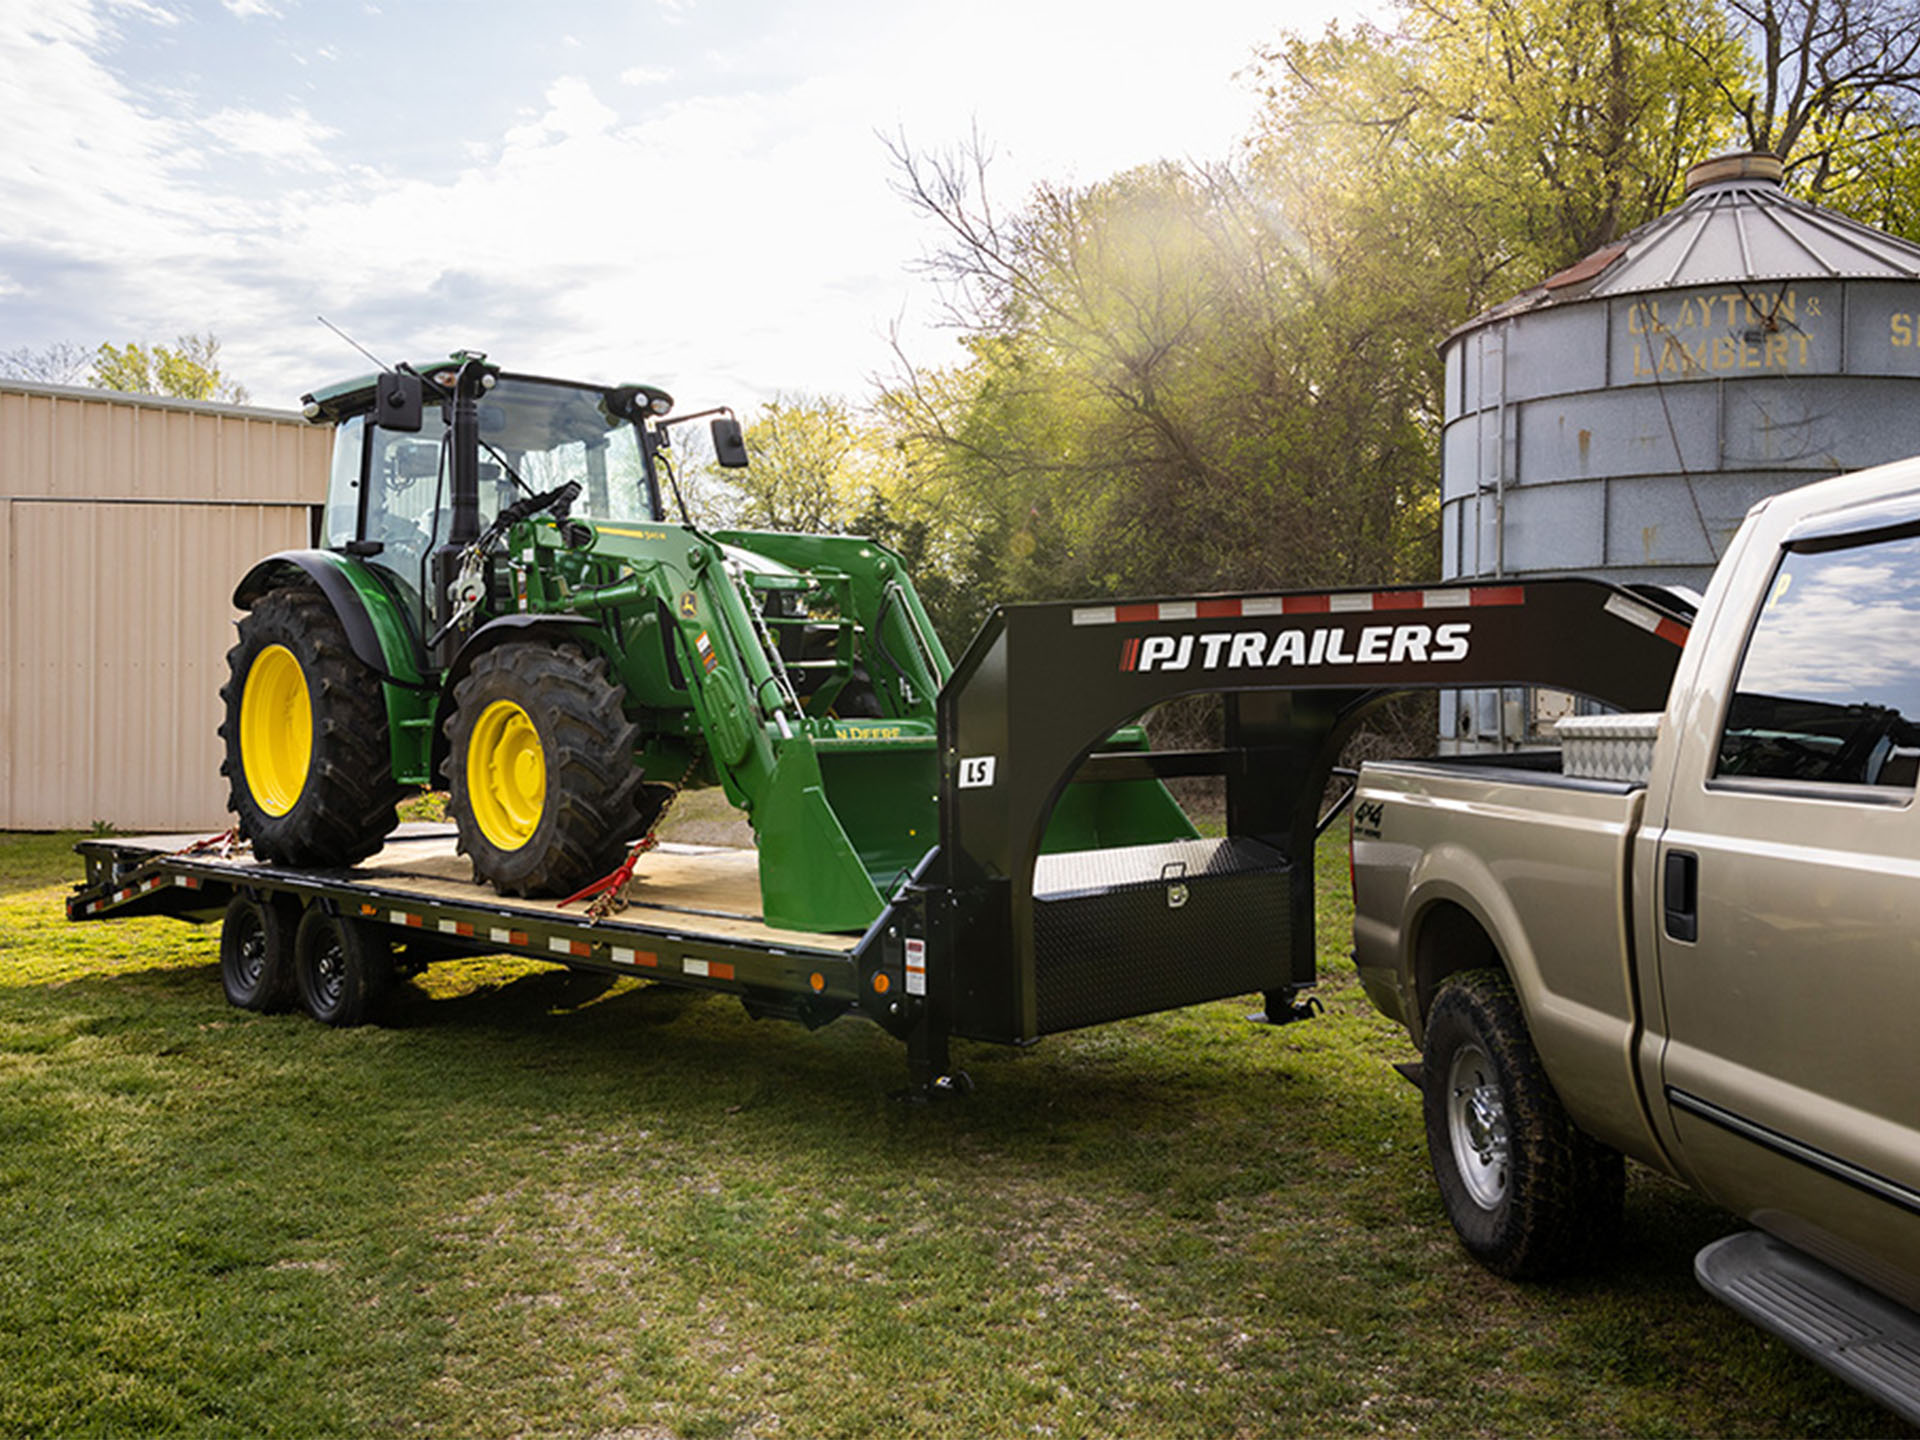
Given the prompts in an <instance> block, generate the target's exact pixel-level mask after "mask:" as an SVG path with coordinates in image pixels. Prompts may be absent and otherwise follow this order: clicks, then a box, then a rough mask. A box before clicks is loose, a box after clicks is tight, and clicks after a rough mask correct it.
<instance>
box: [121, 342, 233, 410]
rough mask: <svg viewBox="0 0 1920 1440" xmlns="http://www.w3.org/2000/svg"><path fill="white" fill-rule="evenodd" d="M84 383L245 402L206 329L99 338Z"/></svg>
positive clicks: (231, 402)
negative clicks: (159, 341) (148, 339)
mask: <svg viewBox="0 0 1920 1440" xmlns="http://www.w3.org/2000/svg"><path fill="white" fill-rule="evenodd" d="M89 379H90V383H92V384H93V385H95V386H98V387H99V388H100V389H102V390H126V391H132V392H136V393H138V394H143V395H172V396H175V397H177V398H179V399H182V400H221V401H225V402H227V403H228V404H232V405H244V404H246V402H247V398H248V396H247V391H246V387H245V386H243V385H241V384H239V383H238V382H236V381H235V380H234V379H232V377H230V376H228V375H226V374H225V373H224V372H223V371H222V370H221V369H220V342H219V340H218V339H216V338H215V337H214V335H213V334H212V333H211V332H209V333H207V334H205V335H182V336H180V337H179V339H178V340H176V341H175V342H174V344H173V345H171V346H168V345H142V344H140V343H138V342H130V343H128V344H126V345H113V344H103V345H101V347H100V348H99V349H98V350H97V351H96V352H94V357H93V371H92V374H91V376H90V377H89Z"/></svg>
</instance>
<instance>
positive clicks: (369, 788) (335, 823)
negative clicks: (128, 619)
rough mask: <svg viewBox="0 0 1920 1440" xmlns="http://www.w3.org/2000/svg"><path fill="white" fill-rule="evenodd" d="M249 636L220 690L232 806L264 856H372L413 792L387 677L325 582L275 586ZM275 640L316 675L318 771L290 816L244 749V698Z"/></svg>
mask: <svg viewBox="0 0 1920 1440" xmlns="http://www.w3.org/2000/svg"><path fill="white" fill-rule="evenodd" d="M239 630H240V639H239V643H238V644H236V645H235V646H234V647H233V648H232V649H231V650H229V651H228V652H227V669H228V680H227V683H226V684H225V685H223V686H221V687H220V698H221V699H222V700H224V701H225V702H226V718H225V720H224V721H223V722H222V723H221V726H220V738H221V739H222V740H223V741H224V742H225V743H226V759H225V760H223V761H222V762H221V765H220V773H221V774H222V775H224V776H226V777H227V782H228V795H227V808H228V809H229V810H232V811H233V812H234V813H235V814H236V815H237V816H238V817H239V819H240V833H241V834H242V835H244V836H245V837H246V838H247V839H248V840H249V841H251V842H252V845H253V853H254V854H255V856H257V857H258V858H259V859H261V860H265V861H267V862H268V863H270V864H276V865H295V866H300V867H303V868H315V869H327V868H331V867H334V866H340V865H351V864H353V863H354V862H355V861H358V860H364V859H365V858H366V857H367V856H369V855H371V854H373V852H374V851H376V850H378V849H379V848H380V847H381V845H382V844H384V843H385V841H386V837H387V835H388V834H389V833H391V831H392V830H393V828H394V827H395V826H396V825H398V824H399V823H400V816H399V812H398V810H397V808H396V807H397V806H398V805H399V803H400V800H401V798H402V797H403V796H404V794H405V790H404V789H403V787H402V786H401V785H400V784H399V783H398V782H396V781H395V780H394V778H393V757H392V754H391V751H390V749H389V744H388V738H387V707H386V702H385V699H384V697H383V696H382V695H381V693H380V682H379V679H378V677H377V676H375V674H374V673H373V671H372V670H370V669H369V668H368V667H367V666H366V665H365V664H363V663H362V662H361V661H360V659H359V658H358V657H357V656H355V655H354V653H353V648H352V646H351V645H350V644H349V643H348V641H347V632H346V627H345V626H343V625H342V624H341V623H340V618H339V617H338V616H337V615H335V614H334V613H333V607H332V606H331V605H329V604H328V603H327V601H326V598H325V597H324V596H322V595H321V594H320V592H319V591H318V590H317V589H313V588H311V587H303V586H283V587H281V588H279V589H275V590H269V591H268V592H267V593H266V594H265V595H263V596H261V597H260V599H259V600H257V601H256V602H255V603H254V606H253V609H252V610H250V611H249V612H248V613H247V614H246V615H244V616H242V617H241V620H240V624H239ZM269 645H284V646H286V647H287V649H289V650H291V651H292V652H293V654H294V656H295V658H296V659H298V660H299V662H300V667H301V669H302V670H303V671H305V672H306V674H307V676H308V698H309V700H310V701H311V702H312V704H313V711H314V714H313V768H312V769H311V770H310V771H309V772H308V777H307V786H306V789H305V790H304V791H303V792H302V793H301V795H300V798H299V800H298V801H297V802H295V804H294V806H293V808H292V809H291V810H289V811H288V812H287V813H286V814H285V815H269V814H267V813H266V811H264V810H262V809H261V808H260V806H259V805H258V804H256V803H255V802H254V799H253V794H252V791H251V790H250V789H249V788H248V786H247V781H246V774H245V768H244V765H243V762H242V759H241V753H240V700H241V695H242V692H243V689H244V686H245V681H246V676H247V673H248V671H249V669H250V668H251V667H252V664H253V660H254V657H255V656H257V655H258V654H259V653H260V652H261V651H262V650H263V649H265V648H266V647H267V646H269Z"/></svg>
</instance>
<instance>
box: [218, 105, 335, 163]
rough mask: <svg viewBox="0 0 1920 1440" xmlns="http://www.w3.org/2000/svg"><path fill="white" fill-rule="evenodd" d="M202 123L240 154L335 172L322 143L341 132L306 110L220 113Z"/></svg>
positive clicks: (222, 111) (221, 111)
mask: <svg viewBox="0 0 1920 1440" xmlns="http://www.w3.org/2000/svg"><path fill="white" fill-rule="evenodd" d="M200 123H201V126H202V127H203V128H204V129H205V130H206V131H207V133H208V134H210V135H212V136H213V137H214V138H215V139H216V140H218V141H219V142H220V143H221V144H222V145H223V146H225V147H226V148H227V149H228V150H231V151H233V152H235V153H237V154H241V155H250V156H253V157H255V158H257V159H261V160H267V161H271V162H274V163H276V164H279V165H287V166H297V167H300V168H303V169H309V170H332V169H334V168H336V167H335V166H334V164H333V162H332V161H331V160H329V159H328V158H327V156H326V153H325V152H324V151H323V150H322V149H321V142H322V141H325V140H328V139H330V138H332V137H333V136H334V135H335V134H337V133H338V132H337V131H334V130H332V129H330V128H328V127H327V126H325V125H321V124H318V123H317V122H315V121H314V119H313V117H312V116H310V115H308V114H307V112H306V111H304V110H294V111H291V112H289V113H288V114H285V115H269V114H267V113H266V112H265V111H261V110H218V111H215V112H214V113H213V114H211V115H209V116H207V118H206V119H205V120H203V121H201V122H200Z"/></svg>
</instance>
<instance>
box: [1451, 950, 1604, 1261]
mask: <svg viewBox="0 0 1920 1440" xmlns="http://www.w3.org/2000/svg"><path fill="white" fill-rule="evenodd" d="M1421 1089H1422V1091H1423V1092H1424V1097H1425V1105H1424V1109H1425V1112H1426V1125H1427V1154H1428V1157H1429V1159H1430V1160H1431V1161H1432V1163H1433V1173H1434V1178H1435V1179H1436V1180H1437V1181H1438V1182H1439V1185H1440V1198H1441V1200H1442V1201H1443V1202H1444V1203H1445V1205H1446V1207H1447V1217H1448V1218H1449V1219H1450V1220H1452V1222H1453V1228H1454V1229H1455V1230H1457V1231H1458V1232H1459V1234H1460V1239H1461V1241H1462V1243H1463V1244H1465V1246H1466V1248H1467V1252H1468V1253H1469V1254H1471V1255H1472V1256H1473V1257H1474V1259H1476V1260H1478V1261H1479V1262H1480V1263H1481V1264H1482V1265H1485V1266H1486V1267H1487V1268H1488V1269H1489V1270H1492V1271H1494V1272H1495V1273H1497V1274H1500V1275H1506V1276H1510V1277H1512V1278H1514V1279H1541V1278H1544V1277H1547V1276H1550V1275H1555V1274H1560V1273H1564V1272H1565V1271H1568V1270H1571V1269H1576V1268H1578V1267H1580V1266H1581V1265H1583V1264H1586V1263H1589V1262H1591V1261H1593V1260H1595V1259H1598V1258H1599V1257H1600V1256H1601V1255H1602V1254H1604V1253H1605V1252H1606V1250H1608V1249H1609V1248H1610V1247H1611V1246H1612V1244H1613V1243H1614V1241H1615V1240H1616V1239H1617V1238H1618V1235H1619V1229H1620V1220H1621V1211H1622V1204H1623V1197H1624V1194H1625V1185H1626V1169H1625V1164H1624V1162H1623V1161H1622V1160H1621V1158H1620V1154H1619V1152H1618V1151H1616V1150H1613V1149H1611V1148H1609V1147H1608V1146H1605V1145H1602V1144H1601V1143H1600V1142H1599V1141H1597V1140H1594V1139H1593V1138H1592V1137H1590V1136H1588V1135H1586V1134H1584V1133H1582V1132H1581V1131H1580V1130H1579V1129H1577V1128H1576V1127H1575V1126H1574V1124H1573V1122H1572V1121H1571V1120H1570V1119H1568V1117H1567V1112H1566V1109H1565V1107H1564V1106H1562V1105H1561V1103H1560V1097H1559V1095H1557V1094H1556V1093H1555V1092H1554V1089H1553V1085H1552V1083H1551V1082H1550V1081H1549V1080H1548V1079H1547V1073H1546V1071H1545V1069H1544V1068H1542V1066H1541V1064H1540V1056H1539V1054H1538V1053H1537V1052H1536V1051H1535V1050H1534V1048H1533V1040H1532V1037H1531V1036H1529V1035H1528V1033H1527V1025H1526V1019H1525V1017H1524V1016H1523V1015H1522V1013H1521V1010H1520V1001H1519V997H1517V996H1516V995H1515V994H1514V992H1513V986H1512V985H1511V984H1510V983H1509V982H1508V980H1507V977H1506V976H1505V975H1504V974H1502V973H1501V972H1500V971H1498V970H1468V971H1463V972H1462V973H1460V974H1457V975H1454V976H1452V977H1451V978H1450V979H1448V980H1447V982H1446V983H1445V984H1444V985H1443V986H1441V988H1440V994H1439V996H1438V998H1436V999H1435V1001H1434V1003H1433V1009H1432V1011H1431V1012H1430V1013H1429V1015H1428V1017H1427V1041H1426V1054H1425V1056H1424V1059H1423V1062H1422V1067H1421Z"/></svg>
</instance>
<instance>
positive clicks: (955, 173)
mask: <svg viewBox="0 0 1920 1440" xmlns="http://www.w3.org/2000/svg"><path fill="white" fill-rule="evenodd" d="M895 153H896V159H897V161H898V163H899V167H900V177H901V179H900V188H901V190H902V193H903V194H905V195H906V196H907V198H908V199H909V200H910V201H911V202H912V203H913V204H915V205H916V206H917V207H918V208H920V209H921V210H922V212H923V213H925V214H926V215H927V216H928V217H929V218H930V219H931V220H932V221H933V222H934V223H935V224H936V225H937V226H938V227H939V229H940V232H941V234H942V235H943V237H944V243H943V244H942V246H941V247H940V248H939V249H938V250H937V251H936V252H935V253H934V254H933V255H932V256H931V257H930V258H929V261H928V269H929V270H930V271H931V273H932V274H933V275H934V277H935V278H936V280H937V281H938V282H939V283H940V285H941V287H942V290H943V293H944V295H945V299H946V305H947V308H948V318H949V321H950V322H951V323H953V324H956V325H958V326H959V327H960V328H961V329H962V330H963V332H964V334H965V336H966V340H967V345H968V349H969V351H970V354H971V356H972V359H971V360H970V362H969V363H968V364H966V365H964V366H961V367H958V368H956V369H953V370H949V371H942V372H927V371H925V370H923V369H920V368H918V367H915V366H913V365H912V364H911V362H909V361H907V360H906V359H905V358H904V357H902V363H901V365H900V369H899V374H898V376H897V377H896V380H895V382H894V383H893V385H892V386H891V387H890V388H889V390H888V392H887V394H886V396H885V399H884V402H883V403H884V409H885V411H886V413H887V415H888V417H889V419H890V422H891V424H892V426H893V428H894V430H895V433H896V435H897V436H898V437H899V439H900V442H901V444H902V445H903V447H904V448H905V450H906V452H907V455H908V465H907V469H906V472H905V473H906V476H907V483H909V484H911V485H913V486H916V487H919V488H921V489H923V490H930V491H931V492H932V495H931V499H930V501H928V502H927V508H928V510H929V511H930V512H931V513H934V514H937V515H938V516H939V517H940V518H941V522H942V523H943V524H944V525H945V526H946V527H948V531H949V534H948V537H947V543H946V544H945V545H944V547H942V549H943V553H944V554H946V555H948V556H954V557H961V558H963V559H965V560H966V562H967V563H969V564H972V565H974V566H977V567H978V568H977V569H976V570H975V572H974V573H973V574H972V575H971V576H970V577H969V579H970V581H971V582H972V583H971V585H970V586H968V587H962V588H965V589H971V591H972V592H973V593H974V594H976V595H979V596H982V597H984V598H993V599H998V598H1030V597H1038V596H1049V595H1053V596H1057V595H1069V594H1120V593H1151V592H1154V591H1161V592H1167V591H1186V590H1194V589H1231V588H1272V587H1280V586H1287V585H1310V584H1331V583H1340V582H1342V581H1348V580H1351V581H1356V582H1357V581H1361V580H1378V579H1383V578H1388V577H1391V576H1393V575H1395V574H1398V573H1406V572H1413V573H1421V572H1424V570H1425V569H1426V568H1428V567H1427V564H1426V561H1425V559H1424V555H1425V551H1426V550H1427V549H1429V548H1430V545H1429V544H1428V540H1429V539H1430V536H1431V531H1432V516H1431V513H1430V511H1431V507H1430V506H1427V507H1425V508H1426V510H1427V511H1428V512H1429V513H1426V514H1424V516H1423V514H1422V508H1423V507H1422V502H1421V500H1420V499H1419V497H1418V496H1417V494H1416V492H1415V490H1414V488H1413V485H1414V483H1415V482H1417V480H1418V478H1419V477H1420V476H1421V474H1422V471H1423V462H1424V460H1425V459H1426V457H1427V449H1426V439H1425V436H1424V434H1422V433H1421V432H1420V431H1419V430H1418V429H1417V428H1416V427H1410V426H1409V424H1408V423H1407V421H1408V415H1409V407H1408V400H1409V397H1408V395H1407V394H1406V393H1405V391H1404V388H1403V387H1400V386H1397V385H1396V384H1395V383H1394V382H1393V379H1392V376H1391V375H1389V376H1388V377H1387V383H1385V384H1383V383H1381V374H1380V367H1379V366H1378V364H1377V363H1369V362H1370V360H1372V361H1377V359H1378V357H1377V356H1375V355H1373V353H1372V352H1374V351H1375V350H1377V349H1379V348H1380V347H1383V346H1385V347H1391V346H1395V345H1397V344H1398V343H1399V342H1398V341H1397V339H1395V338H1394V335H1393V334H1392V332H1391V330H1390V327H1384V326H1376V327H1374V333H1373V334H1372V335H1371V336H1367V337H1361V336H1358V335H1357V334H1356V333H1355V330H1354V328H1353V327H1352V326H1347V327H1346V328H1345V329H1344V330H1341V331H1340V333H1339V334H1337V335H1336V333H1335V331H1336V329H1339V327H1340V326H1341V325H1344V324H1345V320H1346V316H1345V314H1344V312H1343V311H1341V310H1340V309H1339V307H1338V306H1337V305H1335V306H1328V305H1326V304H1324V303H1321V302H1324V301H1326V300H1327V298H1328V297H1327V295H1326V294H1325V292H1324V287H1322V286H1321V285H1320V283H1319V281H1318V280H1317V278H1316V277H1315V276H1314V275H1313V274H1312V272H1311V265H1310V264H1309V263H1307V261H1308V259H1309V257H1307V256H1305V255H1304V254H1303V253H1302V251H1301V250H1300V248H1299V246H1298V244H1297V240H1296V237H1295V236H1294V235H1292V234H1291V233H1290V232H1289V231H1288V230H1287V229H1286V227H1284V226H1283V225H1281V224H1280V223H1279V222H1278V219H1277V217H1276V215H1275V213H1274V211H1273V208H1272V207H1271V206H1270V205H1268V204H1267V203H1265V198H1264V197H1263V196H1261V195H1260V194H1257V193H1253V192H1250V191H1249V190H1248V189H1247V188H1246V186H1245V185H1244V184H1243V182H1242V179H1241V177H1239V176H1237V175H1235V174H1234V173H1233V172H1231V171H1229V170H1227V169H1226V168H1224V167H1213V168H1203V167H1196V166H1181V165H1172V164H1162V165H1157V166H1151V167H1146V168H1144V169H1141V170H1138V171H1134V172H1130V173H1128V174H1125V175H1120V176H1115V177H1113V178H1112V179H1110V180H1107V181H1103V182H1101V183H1099V184H1097V185H1092V186H1085V187H1077V188H1070V187H1058V186H1042V187H1040V188H1039V189H1038V190H1036V191H1035V192H1034V194H1033V196H1032V197H1031V199H1030V201H1029V203H1028V205H1027V206H1026V207H1025V208H1024V209H1021V210H1019V211H1016V212H1013V213H1010V214H1003V213H1000V212H997V211H996V210H995V209H994V207H993V206H992V205H991V203H990V202H989V201H988V200H987V198H986V187H985V178H986V164H987V161H986V156H985V154H984V151H983V149H982V148H981V147H980V146H978V145H977V144H976V145H974V146H973V147H971V148H969V149H968V150H965V151H963V152H960V153H958V154H955V155H949V156H945V157H928V156H920V155H915V154H912V153H911V152H909V151H907V150H906V149H905V148H904V147H900V148H897V149H896V152H895ZM1316 422H1317V423H1316ZM981 608H984V602H983V603H982V606H981ZM968 618H977V617H968Z"/></svg>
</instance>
